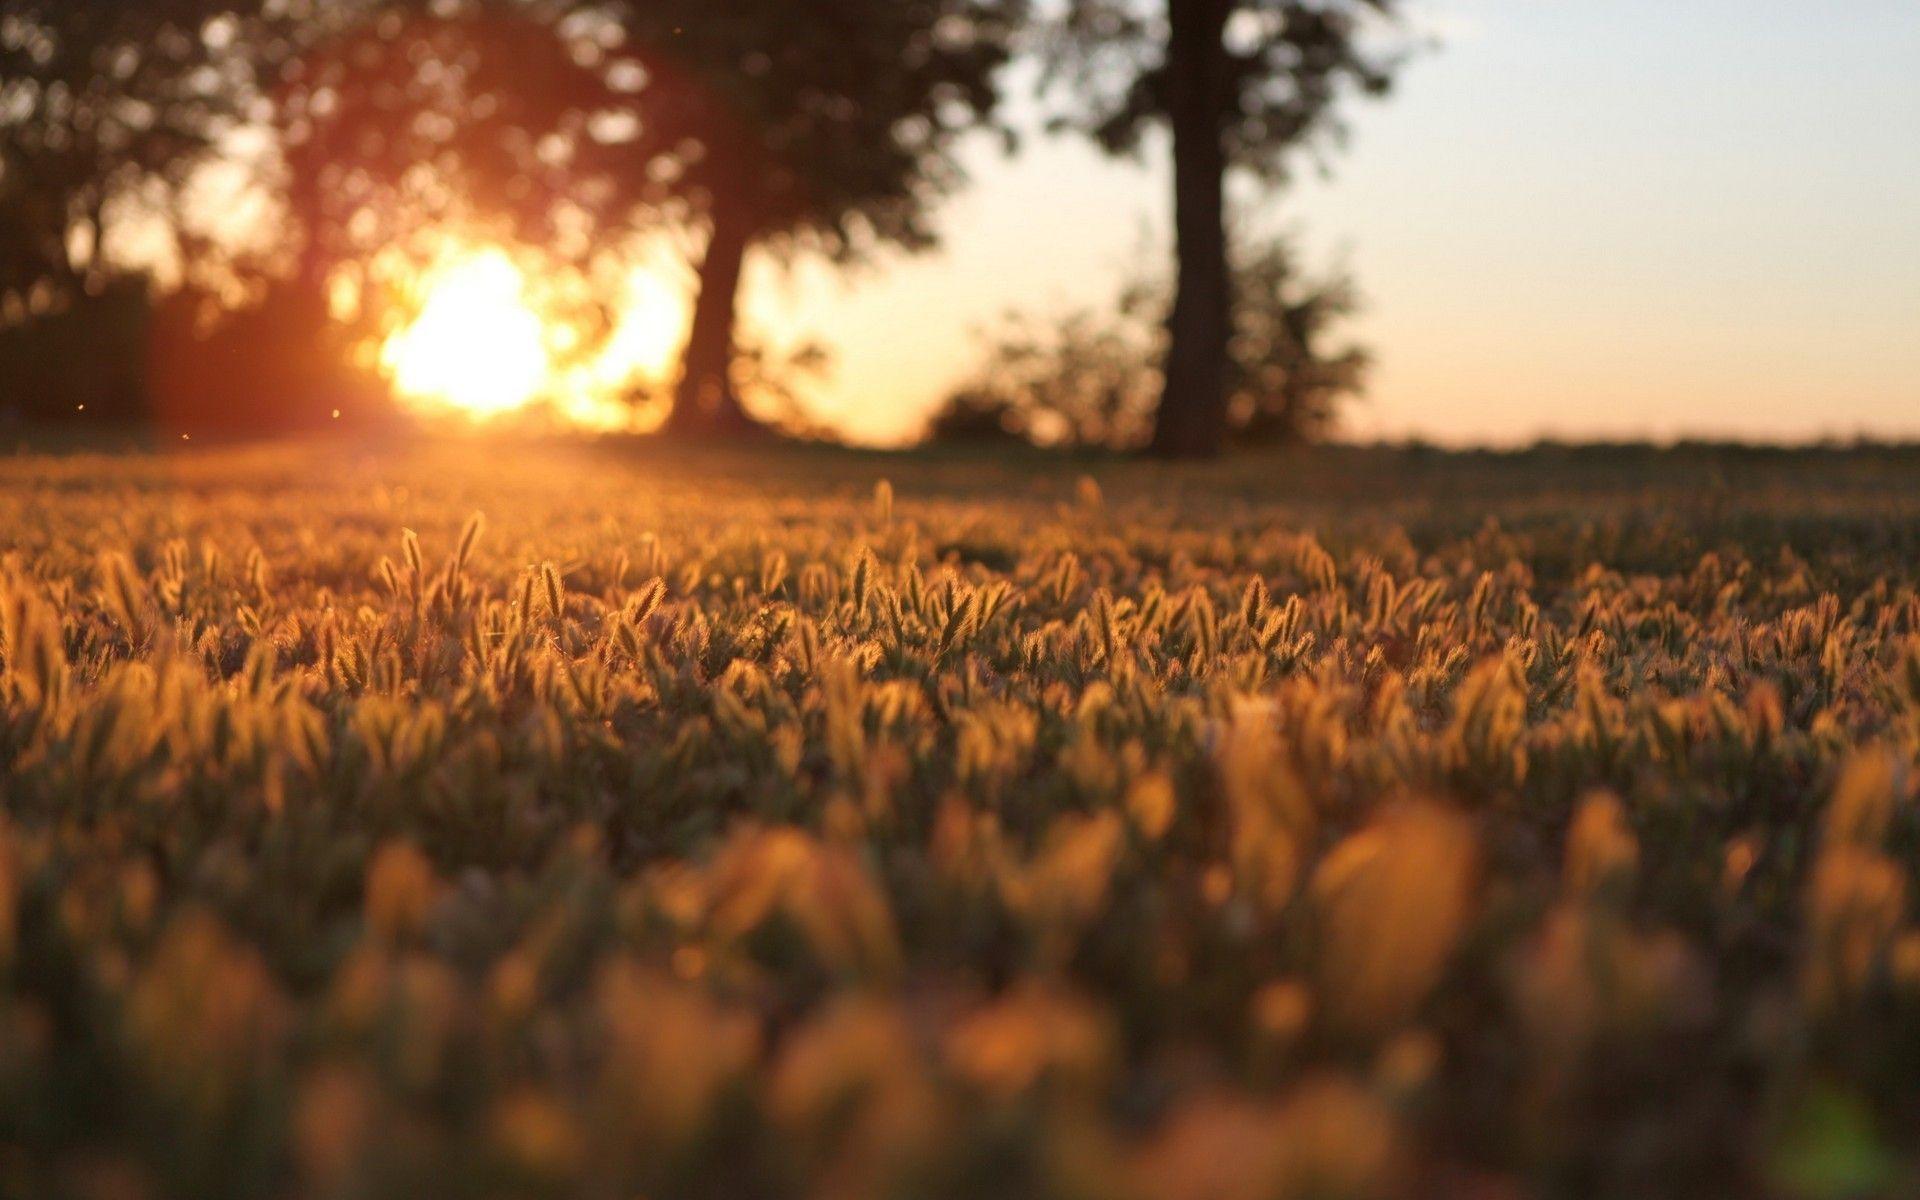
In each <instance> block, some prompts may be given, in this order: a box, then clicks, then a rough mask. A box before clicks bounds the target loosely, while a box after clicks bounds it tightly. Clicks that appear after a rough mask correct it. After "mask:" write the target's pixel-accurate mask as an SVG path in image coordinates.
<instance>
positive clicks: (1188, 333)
mask: <svg viewBox="0 0 1920 1200" xmlns="http://www.w3.org/2000/svg"><path fill="white" fill-rule="evenodd" d="M1400 3H1401V0H1152V3H1151V4H1150V5H1149V4H1148V3H1147V0H1068V3H1067V9H1066V11H1065V15H1064V17H1063V19H1062V21H1061V23H1060V26H1059V34H1060V36H1059V38H1058V39H1057V41H1056V43H1055V48H1054V54H1053V66H1054V68H1055V71H1056V73H1058V72H1063V71H1064V72H1066V73H1067V74H1068V75H1070V76H1071V78H1072V79H1073V81H1074V83H1075V85H1076V86H1075V87H1074V88H1073V89H1072V90H1073V93H1074V95H1075V97H1076V107H1075V111H1074V113H1073V115H1072V117H1071V118H1070V123H1072V124H1074V125H1077V126H1078V127H1080V128H1082V129H1084V130H1086V131H1087V132H1088V133H1090V134H1091V135H1092V136H1093V137H1094V138H1095V139H1096V140H1097V141H1098V142H1099V144H1100V145H1101V146H1102V147H1104V148H1105V149H1107V150H1108V151H1109V152H1112V153H1131V152H1135V151H1137V150H1138V149H1139V147H1140V146H1141V144H1142V140H1143V138H1144V136H1145V134H1146V133H1147V131H1148V130H1149V129H1152V128H1155V127H1159V126H1164V127H1165V128H1167V129H1168V130H1169V132H1170V133H1171V135H1172V141H1173V160H1174V162H1173V166H1174V240H1175V255H1176V259H1177V262H1178V267H1179V278H1178V282H1177V286H1176V292H1175V297H1174V301H1173V305H1172V309H1171V312H1170V314H1169V316H1168V318H1167V329H1168V343H1167V351H1166V358H1165V371H1164V376H1165V382H1164V387H1163V390H1162V394H1161V400H1160V404H1159V410H1158V416H1157V420H1156V423H1155V427H1154V434H1153V440H1152V449H1153V450H1154V452H1156V453H1158V454H1161V455H1165V456H1169V457H1201V456H1208V455H1212V454H1216V453H1218V452H1219V451H1220V449H1221V448H1222V446H1223V445H1224V444H1225V442H1226V439H1227V435H1228V431H1229V417H1230V412H1229V409H1230V398H1229V388H1228V385H1229V354H1228V349H1229V347H1228V342H1229V339H1230V337H1231V331H1232V326H1233V312H1232V310H1233V283H1232V278H1231V272H1230V267H1229V264H1230V260H1231V253H1230V246H1229V244H1228V241H1229V239H1228V236H1227V223H1226V182H1227V176H1228V174H1229V172H1230V171H1233V170H1235V169H1238V170H1242V171H1245V172H1247V173H1249V174H1251V175H1253V176H1255V177H1257V178H1259V179H1261V180H1264V181H1268V182H1276V181H1279V180H1282V179H1284V178H1285V175H1286V172H1287V170H1288V167H1289V165H1290V159H1291V154H1292V152H1293V151H1295V150H1297V149H1298V148H1300V147H1301V146H1302V145H1303V144H1307V143H1310V142H1312V141H1313V140H1314V139H1315V138H1316V137H1317V136H1320V135H1324V134H1327V133H1337V132H1338V131H1339V124H1338V120H1337V111H1336V110H1337V105H1338V101H1339V100H1340V99H1341V97H1342V96H1343V95H1344V94H1345V93H1346V92H1347V91H1348V90H1349V89H1357V90H1359V91H1360V92H1363V93H1369V94H1379V93H1382V92H1384V91H1385V90H1386V89H1387V87H1388V85H1389V83H1390V81H1391V77H1392V73H1393V69H1394V67H1395V65H1396V62H1397V57H1396V56H1395V55H1394V54H1392V53H1390V52H1387V51H1383V50H1379V49H1376V48H1375V47H1374V46H1373V45H1372V42H1371V39H1370V34H1371V29H1370V26H1371V24H1372V22H1373V20H1374V19H1377V18H1380V17H1385V16H1391V15H1392V14H1393V13H1394V12H1395V10H1396V9H1397V8H1398V7H1400Z"/></svg>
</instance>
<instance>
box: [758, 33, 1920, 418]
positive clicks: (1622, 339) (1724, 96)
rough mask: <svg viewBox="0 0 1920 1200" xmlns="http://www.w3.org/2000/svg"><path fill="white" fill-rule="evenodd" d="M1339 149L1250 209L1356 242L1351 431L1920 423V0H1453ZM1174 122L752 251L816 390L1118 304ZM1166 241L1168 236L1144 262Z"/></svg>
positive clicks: (903, 398)
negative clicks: (809, 262) (854, 255)
mask: <svg viewBox="0 0 1920 1200" xmlns="http://www.w3.org/2000/svg"><path fill="white" fill-rule="evenodd" d="M1419 20H1420V22H1421V26H1422V28H1423V29H1424V30H1425V31H1428V32H1430V33H1431V34H1432V35H1433V36H1434V37H1435V38H1436V39H1437V42H1438V45H1437V46H1436V48H1434V49H1432V50H1430V51H1428V52H1426V53H1425V54H1424V55H1423V56H1422V57H1421V58H1420V59H1419V60H1418V61H1417V62H1416V63H1415V64H1414V65H1413V66H1412V67H1411V68H1410V69H1409V70H1408V71H1407V72H1406V73H1405V75H1404V77H1403V80H1402V83H1401V86H1400V88H1399V90H1398V91H1397V93H1396V94H1395V96H1394V97H1392V98H1391V99H1390V100H1389V101H1387V102H1386V103H1384V104H1376V105H1372V106H1367V107H1357V108H1356V109H1355V113H1356V117H1355V120H1354V123H1353V137H1352V140H1351V144H1350V145H1349V147H1348V149H1347V151H1346V152H1345V153H1344V154H1340V155H1336V156H1334V157H1333V158H1332V159H1331V161H1330V165H1331V166H1332V168H1333V174H1332V175H1331V176H1330V177H1328V178H1325V179H1319V178H1315V177H1313V172H1312V171H1311V170H1306V171H1303V178H1302V180H1301V183H1300V185H1299V186H1297V187H1296V188H1295V189H1294V190H1293V191H1292V193H1291V194H1289V195H1287V196H1285V197H1283V198H1281V199H1279V200H1277V201H1276V200H1266V201H1263V202H1260V203H1259V204H1258V205H1256V206H1255V212H1254V214H1253V215H1254V216H1255V217H1256V218H1257V219H1256V221H1255V224H1256V225H1258V226H1261V227H1270V228H1281V229H1285V228H1298V229H1299V230H1300V231H1301V232H1302V233H1303V235H1304V238H1305V243H1306V245H1307V246H1308V247H1309V248H1310V249H1311V250H1312V252H1313V258H1314V259H1315V260H1317V262H1320V263H1324V262H1327V261H1335V260H1344V261H1346V262H1348V263H1349V264H1350V265H1351V266H1352V267H1353V269H1354V271H1355V273H1356V275H1357V277H1358V280H1359V282H1360V284H1361V286H1362V288H1363V289H1364V291H1365V292H1366V294H1367V296H1368V298H1369V301H1370V303H1369V307H1368V311H1367V313H1366V314H1365V316H1364V317H1363V318H1362V320H1361V321H1360V322H1359V323H1358V325H1357V328H1356V331H1357V333H1358V334H1359V335H1360V336H1361V337H1362V338H1363V339H1364V340H1366V341H1368V342H1370V343H1371V344H1372V345H1373V347H1374V348H1375V349H1376V350H1377V351H1378V352H1379V355H1380V364H1379V367H1378V370H1377V373H1376V375H1375V385H1374V388H1373V393H1372V396H1371V398H1370V399H1369V400H1367V401H1366V402H1363V403H1362V404H1360V405H1357V406H1356V407H1355V408H1354V410H1353V412H1352V415H1351V417H1350V418H1349V419H1348V421H1347V424H1346V432H1347V433H1348V434H1349V435H1350V436H1355V437H1361V438H1376V437H1380V438H1398V437H1402V436H1408V435H1420V436H1424V437H1429V438H1432V439H1435V440H1439V441H1443V442H1462V441H1477V442H1514V441H1526V440H1530V439H1532V438H1534V437H1536V436H1539V435H1542V434H1556V435H1564V436H1568V437H1612V436H1656V437H1670V436H1675V435H1680V434H1706V435H1721V436H1738V437H1748V438H1787V439H1798V438H1807V437H1813V436H1819V435H1826V434H1834V435H1843V436H1845V435H1852V434H1855V433H1861V432H1868V433H1874V434H1878V435H1882V436H1892V437H1912V436H1920V2H1916V0H1840V2H1838V3H1826V4H1809V3H1804V2H1792V0H1434V2H1432V3H1429V4H1427V5H1426V6H1425V7H1424V8H1423V9H1422V10H1421V16H1420V18H1419ZM1162 149H1163V147H1158V146H1156V147H1153V148H1152V152H1151V153H1149V155H1148V156H1147V164H1148V165H1129V164H1125V163H1114V162H1111V161H1106V160H1103V159H1101V158H1100V157H1098V155H1097V154H1096V153H1095V152H1093V151H1092V150H1090V149H1089V148H1088V147H1087V146H1086V145H1085V144H1084V143H1082V142H1080V141H1078V140H1075V139H1071V138H1044V137H1038V136H1036V137H1034V138H1032V139H1030V140H1029V142H1028V144H1027V146H1026V153H1025V154H1023V155H1022V156H1021V157H1019V158H1017V159H1014V160H1011V161H1008V160H1004V159H1002V158H1001V157H1000V155H999V154H998V153H997V151H995V150H994V149H992V148H990V147H988V146H985V145H981V146H979V147H977V148H976V153H975V154H974V156H973V161H974V173H975V181H976V186H975V187H974V189H973V190H972V191H970V192H968V193H966V194H964V195H962V196H960V197H959V198H958V199H956V200H955V201H953V202H952V203H951V204H950V205H949V206H948V208H947V209H946V211H945V214H944V220H943V224H944V228H945V229H946V232H947V244H946V247H945V249H944V250H942V251H940V252H938V253H936V254H933V255H930V256H926V257H923V258H918V259H906V260H897V259H888V260H886V261H884V262H882V263H881V264H879V265H877V266H876V267H874V268H872V269H870V270H868V271H866V272H865V273H863V274H861V275H857V276H855V277H854V278H853V279H852V280H851V281H842V280H839V279H835V278H833V277H831V276H829V275H828V274H826V273H825V272H824V271H816V270H813V269H806V268H803V269H800V270H798V271H794V272H787V271H783V270H780V269H777V268H771V267H770V266H768V265H766V264H762V266H761V268H760V269H759V271H758V273H757V276H756V278H755V279H754V281H753V286H752V292H751V295H752V297H753V298H752V300H751V301H750V302H749V306H750V308H751V309H752V310H753V311H754V312H755V313H756V314H758V316H759V318H760V319H761V320H763V321H764V322H765V323H766V324H767V325H768V326H769V327H770V328H773V329H776V330H779V331H783V332H802V333H804V332H812V333H816V334H818V335H820V336H822V337H824V338H826V339H827V340H829V341H830V342H832V343H833V344H834V346H835V348H836V351H837V356H838V365H837V369H836V371H835V373H834V374H833V376H832V377H831V378H830V379H828V380H827V381H826V382H825V383H824V384H823V385H822V386H821V387H819V388H818V389H817V396H818V399H819V404H820V409H821V412H822V415H823V416H828V417H830V418H832V419H834V420H836V421H838V422H841V423H844V424H845V425H846V426H847V427H848V428H849V429H850V430H852V431H854V432H855V433H856V434H858V435H859V436H862V437H865V438H869V439H873V440H891V439H894V438H898V437H901V436H905V435H908V434H910V433H912V432H913V431H914V430H915V429H917V428H918V425H919V423H920V421H921V419H922V418H923V416H924V415H925V413H926V412H927V411H928V410H929V409H930V408H931V407H932V406H933V405H935V404H936V403H937V402H938V400H939V399H940V397H941V395H942V393H943V390H944V388H945V386H946V385H947V384H949V383H950V382H951V381H952V380H953V378H954V377H955V376H956V375H957V374H958V373H960V372H961V371H962V370H963V369H964V368H965V366H966V364H967V362H968V359H969V357H970V352H971V348H972V343H971V340H970V337H969V331H970V329H971V328H972V327H974V326H976V325H978V324H980V323H982V322H986V321H989V320H991V319H992V318H993V317H994V316H996V315H997V314H998V313H1000V312H1001V311H1003V310H1004V309H1006V308H1007V307H1009V306H1015V305H1017V306H1021V307H1025V308H1029V309H1040V310H1046V309H1051V308H1056V307H1072V306H1079V305H1086V306H1095V307H1097V306H1100V305H1103V304H1106V303H1109V302H1110V301H1111V300H1112V298H1113V295H1114V291H1115V288H1116V286H1117V282H1118V280H1119V279H1120V278H1121V277H1122V276H1123V275H1125V274H1126V273H1127V272H1128V271H1129V269H1130V267H1131V265H1132V264H1133V263H1134V262H1135V261H1137V260H1139V259H1141V256H1142V252H1143V250H1145V249H1147V248H1149V247H1151V246H1153V245H1154V242H1153V241H1152V240H1150V239H1164V237H1165V233H1164V231H1165V229H1166V227H1167V223H1168V222H1167V211H1168V204H1167V201H1166V199H1165V194H1166V192H1167V190H1168V189H1167V184H1166V181H1165V177H1164V175H1165V170H1164V167H1163V166H1162V164H1163V163H1164V162H1165V159H1166V156H1165V154H1164V153H1161V152H1160V151H1161V150H1162ZM1148 261H1149V262H1157V261H1158V260H1157V258H1152V259H1149V260H1148Z"/></svg>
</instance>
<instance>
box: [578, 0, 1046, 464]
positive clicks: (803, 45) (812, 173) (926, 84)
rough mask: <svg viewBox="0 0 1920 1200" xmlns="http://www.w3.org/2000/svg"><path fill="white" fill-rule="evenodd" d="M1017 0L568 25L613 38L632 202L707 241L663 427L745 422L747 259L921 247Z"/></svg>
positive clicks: (602, 13)
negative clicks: (740, 378)
mask: <svg viewBox="0 0 1920 1200" xmlns="http://www.w3.org/2000/svg"><path fill="white" fill-rule="evenodd" d="M1021 7H1022V6H1021V3H1020V0H811V2H810V3H807V4H804V5H799V4H794V3H792V2H791V0H729V2H728V3H726V4H721V5H716V4H713V3H711V2H710V0H631V2H626V3H616V4H604V3H596V4H593V5H591V6H590V8H589V9H587V10H586V11H584V12H583V13H582V14H581V17H580V20H581V22H582V23H583V24H584V25H587V26H592V25H593V24H594V23H596V22H598V23H601V24H602V25H603V27H605V28H607V29H609V30H610V31H612V32H614V33H616V34H617V36H618V38H619V49H618V51H617V52H615V53H614V54H613V55H612V56H611V57H610V59H609V62H608V78H609V80H610V81H611V82H612V84H613V86H614V87H615V88H616V89H623V90H624V91H625V92H626V94H627V95H628V97H629V103H628V106H627V113H626V116H627V118H628V119H627V121H626V122H625V123H624V127H620V126H619V125H617V124H616V125H615V126H614V127H613V128H612V129H611V131H610V132H609V133H608V134H607V135H606V136H604V137H603V144H602V146H601V148H600V149H601V153H602V157H603V159H604V161H605V162H606V163H607V164H608V168H609V176H610V177H611V178H614V179H615V180H617V181H618V184H619V186H620V188H621V189H622V190H623V192H624V193H625V194H626V195H627V196H629V197H631V198H632V199H634V200H635V201H636V202H640V203H644V204H647V205H649V206H664V207H666V208H668V209H671V210H676V211H677V212H678V214H679V215H680V218H681V219H682V220H684V221H686V222H688V223H691V224H697V225H698V226H700V227H701V228H702V229H703V230H704V234H705V237H704V248H703V250H702V252H701V257H700V265H699V269H698V279H699V282H698V295H697V298H696V300H695V305H694V313H693V323H692V329H691V332H690V334H689V336H688V339H687V343H686V348H685V352H684V354H683V356H682V364H681V372H680V379H679V383H678V386H677V388H676V389H675V401H674V409H673V414H672V417H671V418H670V427H671V428H672V429H674V430H676V431H679V432H682V433H690V434H709V433H718V434H728V433H738V432H741V431H743V430H746V429H748V428H751V427H752V426H753V425H754V421H753V418H751V417H750V416H749V414H748V413H747V411H746V409H745V407H744V406H743V405H742V404H741V402H740V396H739V388H738V387H737V385H736V380H735V378H734V370H735V366H736V363H737V362H738V360H739V357H740V356H739V353H738V351H739V344H738V342H739V339H738V336H737V332H736V330H737V324H738V308H739V295H740V285H741V280H742V277H743V274H744V270H745V267H746V265H747V263H748V261H749V258H750V256H751V255H752V253H753V252H754V251H756V250H768V251H772V252H775V253H781V254H789V255H791V254H796V253H802V252H811V253H818V254H823V255H825V256H827V257H828V258H830V259H832V260H834V261H837V262H842V263H845V262H851V261H855V260H858V259H861V258H863V257H865V256H867V255H869V254H871V253H872V252H873V251H874V250H875V249H877V248H879V247H881V246H889V245H890V246H896V247H904V248H906V249H908V250H917V249H921V248H924V247H926V246H928V245H930V244H932V242H933V240H934V229H933V227H932V224H931V220H930V214H931V211H932V208H933V206H934V204H935V202H936V201H937V200H938V199H939V198H940V197H942V196H943V195H945V194H946V193H948V192H950V191H951V190H953V189H954V188H955V187H956V186H957V185H958V184H959V183H961V182H962V178H963V176H962V172H961V169H960V167H959V165H958V163H957V161H956V159H955V157H954V151H955V147H956V143H957V142H958V140H959V139H960V138H961V136H962V135H963V134H964V133H966V132H967V131H969V130H972V129H977V128H980V127H981V126H983V125H985V124H988V123H989V122H990V121H991V120H992V117H993V114H994V112H995V108H996V105H997V103H998V101H999V91H998V88H997V80H996V75H997V73H998V71H999V69H1000V68H1001V66H1002V65H1003V64H1005V63H1006V61H1007V60H1008V58H1009V56H1010V43H1011V38H1012V34H1013V31H1014V29H1015V27H1016V25H1017V22H1018V19H1019V15H1020V10H1021Z"/></svg>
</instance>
